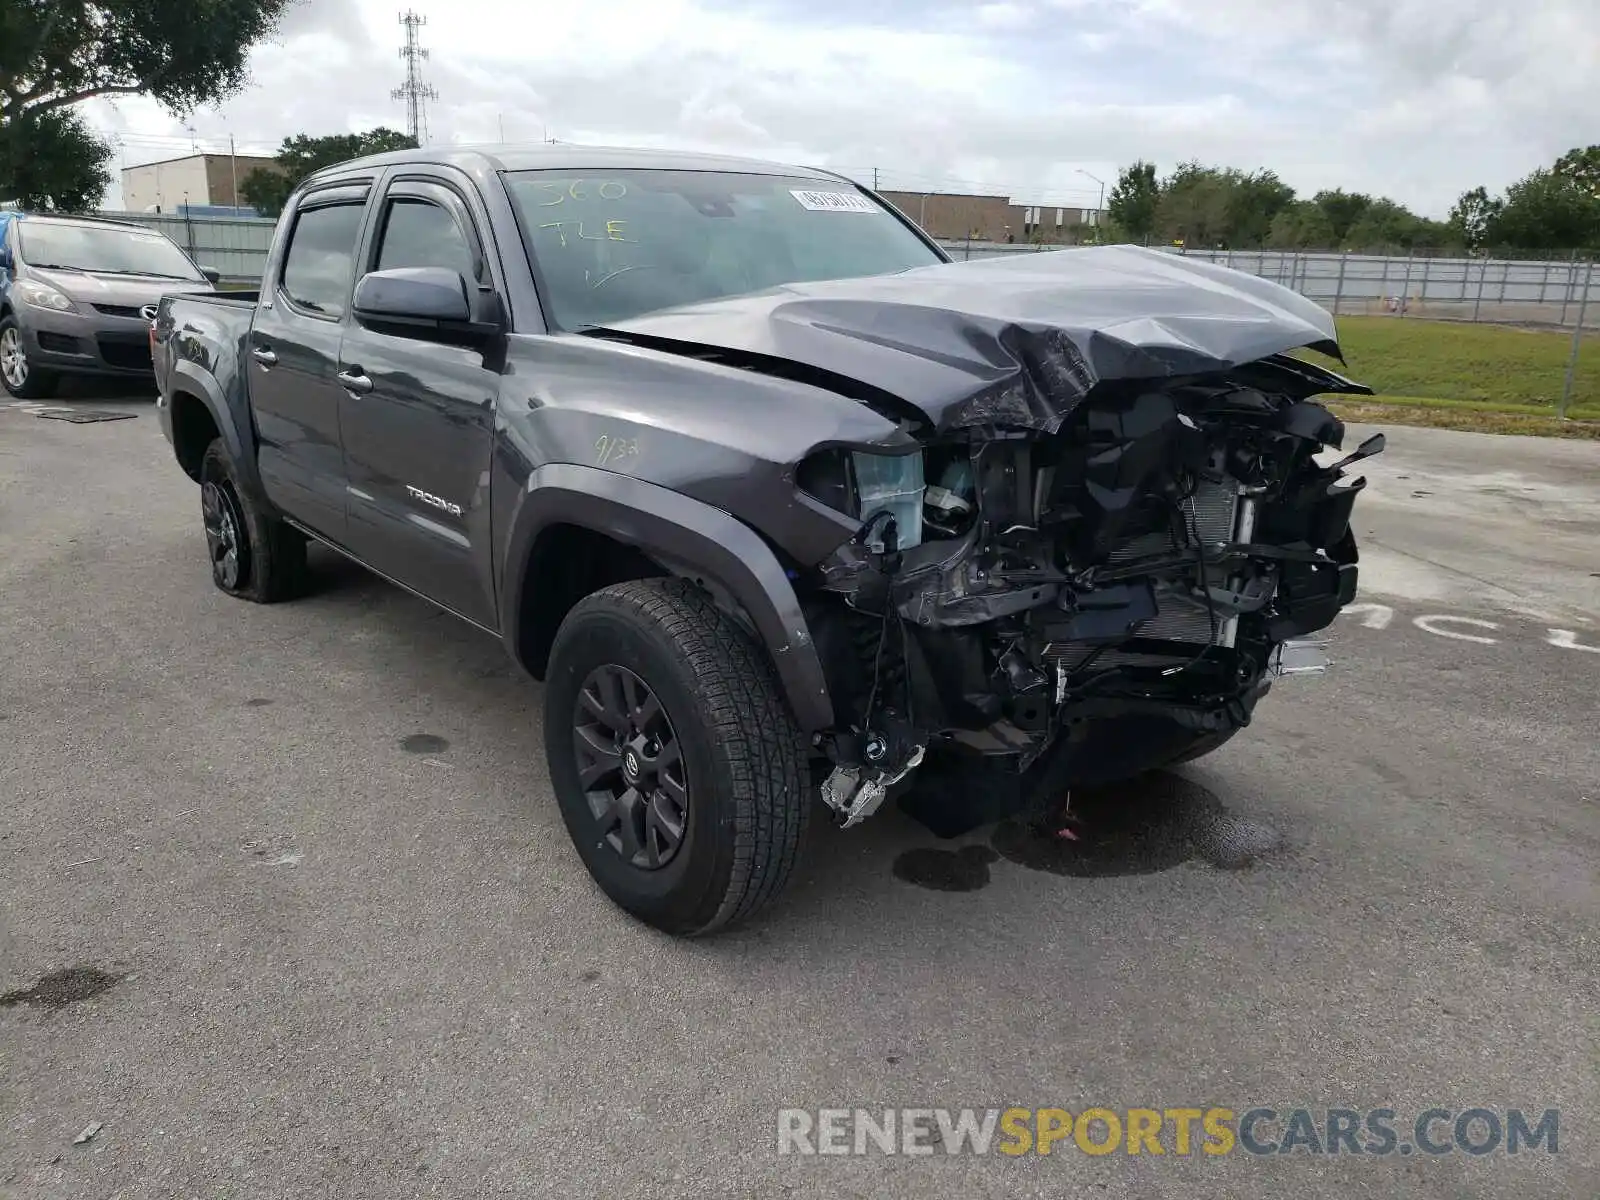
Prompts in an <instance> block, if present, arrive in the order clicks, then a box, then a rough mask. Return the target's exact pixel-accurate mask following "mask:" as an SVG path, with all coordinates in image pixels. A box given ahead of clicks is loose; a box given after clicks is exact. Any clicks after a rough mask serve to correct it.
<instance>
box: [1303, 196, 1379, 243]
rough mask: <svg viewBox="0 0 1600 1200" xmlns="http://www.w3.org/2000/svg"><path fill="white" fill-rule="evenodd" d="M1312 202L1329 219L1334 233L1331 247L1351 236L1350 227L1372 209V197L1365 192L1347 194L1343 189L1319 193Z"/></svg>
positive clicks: (1329, 224)
mask: <svg viewBox="0 0 1600 1200" xmlns="http://www.w3.org/2000/svg"><path fill="white" fill-rule="evenodd" d="M1311 200H1312V203H1314V204H1315V205H1316V206H1317V207H1318V208H1320V209H1321V210H1322V213H1323V215H1324V216H1325V217H1327V219H1328V226H1329V228H1330V229H1331V230H1332V232H1333V238H1332V240H1331V241H1329V242H1328V245H1329V246H1333V245H1336V244H1338V243H1339V242H1342V241H1344V239H1345V238H1346V237H1348V236H1349V234H1350V227H1351V226H1353V225H1354V224H1355V223H1356V222H1357V221H1359V220H1360V219H1361V218H1362V216H1363V215H1364V214H1365V213H1366V211H1367V209H1369V208H1371V207H1372V197H1371V196H1368V195H1367V194H1365V193H1364V192H1347V191H1345V190H1344V189H1343V188H1334V189H1333V190H1332V191H1322V192H1318V193H1317V194H1316V195H1315V196H1313V197H1312V198H1311Z"/></svg>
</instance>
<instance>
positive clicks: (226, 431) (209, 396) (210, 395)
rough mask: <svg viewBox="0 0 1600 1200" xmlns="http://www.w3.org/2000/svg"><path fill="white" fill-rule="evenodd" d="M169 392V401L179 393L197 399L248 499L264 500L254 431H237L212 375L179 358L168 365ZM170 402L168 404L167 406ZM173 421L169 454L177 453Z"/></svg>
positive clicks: (220, 390) (231, 408)
mask: <svg viewBox="0 0 1600 1200" xmlns="http://www.w3.org/2000/svg"><path fill="white" fill-rule="evenodd" d="M169 390H170V391H171V393H172V400H176V399H177V395H178V393H179V392H185V393H187V394H188V395H190V396H192V397H194V398H195V399H197V400H199V401H200V403H201V404H203V405H205V407H206V410H207V411H208V412H209V413H210V414H211V421H212V424H214V425H215V426H216V427H217V432H218V433H219V434H220V435H221V436H222V440H223V442H224V444H226V446H227V447H228V457H229V458H230V459H231V460H232V461H233V465H234V469H235V470H236V471H237V472H238V476H239V482H240V483H242V484H244V486H245V487H246V488H247V489H248V490H249V491H250V492H251V493H252V498H253V499H256V500H260V501H263V502H264V501H265V500H266V493H265V492H264V491H263V490H262V487H261V475H260V472H259V471H258V470H257V469H256V456H255V437H254V431H253V430H250V429H248V428H247V429H240V428H239V422H238V420H237V418H236V417H235V414H234V409H233V406H232V405H230V404H229V403H228V401H227V398H226V397H225V396H224V395H223V394H222V387H221V385H220V384H219V383H218V382H217V379H216V376H214V375H213V374H211V372H209V371H207V370H205V369H204V368H202V367H200V366H198V365H197V364H195V363H193V362H191V361H190V360H188V359H186V358H180V359H178V360H177V361H176V362H175V363H173V364H172V380H171V385H170V388H169ZM171 403H172V401H171V400H169V401H168V404H169V405H170V404H171ZM168 420H169V421H173V423H174V429H173V452H174V454H176V452H177V430H176V422H175V420H174V418H173V417H172V416H170V415H169V417H168Z"/></svg>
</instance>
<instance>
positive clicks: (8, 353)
mask: <svg viewBox="0 0 1600 1200" xmlns="http://www.w3.org/2000/svg"><path fill="white" fill-rule="evenodd" d="M0 383H4V384H5V389H6V391H7V392H9V393H10V394H11V395H13V396H15V397H16V398H17V399H18V400H38V399H42V398H43V397H46V396H53V395H55V391H56V377H55V375H54V374H53V373H52V372H50V371H41V370H40V369H39V368H38V367H35V366H34V365H33V363H32V362H31V361H29V359H28V347H27V344H26V343H25V342H24V341H23V339H22V327H21V326H20V325H18V324H17V318H16V317H14V316H7V317H6V318H5V319H4V320H0Z"/></svg>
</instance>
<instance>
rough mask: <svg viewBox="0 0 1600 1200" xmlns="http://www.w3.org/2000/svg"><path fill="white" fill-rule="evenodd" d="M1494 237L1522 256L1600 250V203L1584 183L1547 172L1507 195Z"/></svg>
mask: <svg viewBox="0 0 1600 1200" xmlns="http://www.w3.org/2000/svg"><path fill="white" fill-rule="evenodd" d="M1494 235H1495V241H1496V242H1497V243H1498V244H1500V245H1503V246H1508V247H1514V248H1516V249H1519V250H1568V249H1587V248H1590V247H1594V246H1597V245H1600V199H1597V198H1596V196H1595V194H1594V192H1593V190H1592V189H1591V188H1590V187H1589V185H1587V184H1586V183H1584V182H1582V181H1581V180H1579V179H1578V178H1575V177H1574V176H1572V175H1569V174H1564V173H1557V172H1556V171H1554V170H1546V169H1545V168H1543V167H1541V168H1540V169H1539V170H1537V171H1534V172H1532V173H1531V174H1529V175H1528V176H1527V177H1525V178H1523V179H1519V180H1518V181H1517V182H1516V183H1513V184H1512V185H1511V186H1510V187H1508V188H1507V189H1506V198H1505V204H1504V206H1503V207H1502V208H1501V210H1500V213H1499V217H1498V219H1497V220H1496V221H1495V223H1494Z"/></svg>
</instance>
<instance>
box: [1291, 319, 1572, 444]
mask: <svg viewBox="0 0 1600 1200" xmlns="http://www.w3.org/2000/svg"><path fill="white" fill-rule="evenodd" d="M1339 343H1340V345H1341V346H1342V347H1343V348H1344V355H1345V363H1346V366H1345V368H1344V370H1343V372H1342V373H1343V374H1345V375H1348V376H1349V377H1350V378H1352V379H1355V380H1357V381H1358V382H1361V383H1364V384H1367V385H1368V386H1369V387H1371V388H1373V389H1374V390H1375V391H1376V392H1377V393H1378V394H1377V395H1376V396H1372V397H1361V398H1359V399H1352V400H1349V401H1342V400H1341V401H1337V402H1336V403H1335V407H1336V408H1338V409H1340V410H1341V411H1342V412H1343V413H1344V414H1345V415H1347V416H1348V417H1349V418H1350V419H1355V420H1363V421H1381V422H1388V423H1392V424H1402V425H1432V426H1437V427H1440V428H1445V429H1478V430H1485V431H1488V432H1497V433H1538V434H1544V435H1554V436H1562V437H1582V438H1594V437H1600V426H1595V425H1589V424H1586V423H1585V422H1592V421H1600V330H1596V331H1594V332H1586V333H1585V335H1584V340H1583V343H1582V346H1581V348H1580V350H1579V354H1578V366H1577V371H1576V374H1575V376H1574V379H1573V389H1572V400H1571V402H1570V405H1569V407H1568V409H1567V416H1568V418H1569V420H1567V421H1560V420H1558V419H1557V418H1556V404H1557V402H1558V401H1559V400H1560V398H1561V389H1562V386H1563V383H1564V382H1565V379H1566V374H1567V360H1568V357H1569V356H1570V354H1571V352H1572V333H1571V331H1568V332H1565V333H1562V332H1551V331H1549V330H1529V329H1519V328H1516V327H1513V326H1506V325H1477V324H1466V323H1463V322H1453V321H1424V320H1419V319H1417V318H1415V317H1340V318H1339ZM1306 357H1308V358H1314V359H1318V360H1320V356H1318V355H1312V354H1310V353H1309V352H1307V354H1306ZM1357 413H1359V415H1357Z"/></svg>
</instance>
